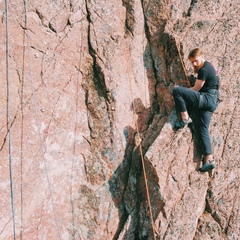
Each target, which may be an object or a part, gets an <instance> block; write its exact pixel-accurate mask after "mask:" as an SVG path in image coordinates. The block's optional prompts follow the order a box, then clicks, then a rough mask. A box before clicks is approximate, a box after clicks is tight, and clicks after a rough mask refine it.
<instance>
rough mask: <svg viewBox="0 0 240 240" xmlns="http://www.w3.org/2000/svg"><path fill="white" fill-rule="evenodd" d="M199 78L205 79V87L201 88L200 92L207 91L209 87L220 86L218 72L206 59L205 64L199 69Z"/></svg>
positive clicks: (216, 87)
mask: <svg viewBox="0 0 240 240" xmlns="http://www.w3.org/2000/svg"><path fill="white" fill-rule="evenodd" d="M197 79H199V80H203V81H205V83H204V85H203V87H202V88H201V89H200V92H206V91H207V90H209V89H218V88H219V78H218V72H217V71H216V70H215V68H214V67H213V65H212V64H211V63H210V62H208V61H205V62H204V65H203V66H202V67H201V68H200V69H199V70H198V76H197Z"/></svg>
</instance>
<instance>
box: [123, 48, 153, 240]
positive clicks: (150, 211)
mask: <svg viewBox="0 0 240 240" xmlns="http://www.w3.org/2000/svg"><path fill="white" fill-rule="evenodd" d="M124 55H125V56H126V45H125V47H124ZM126 63H127V66H129V63H128V58H127V57H126ZM127 74H128V81H129V86H130V93H131V98H132V106H133V114H134V121H135V126H136V131H137V137H138V142H139V151H140V156H141V162H142V168H143V176H144V182H145V187H146V194H147V202H148V207H149V214H150V219H151V225H152V232H153V237H154V240H156V236H155V226H154V220H153V214H152V206H151V200H150V194H149V188H148V182H147V174H146V168H145V162H144V157H143V151H142V143H141V137H140V132H139V126H138V122H137V119H136V117H135V116H136V115H137V113H136V108H135V104H134V97H133V90H132V82H131V78H130V73H129V68H128V67H127Z"/></svg>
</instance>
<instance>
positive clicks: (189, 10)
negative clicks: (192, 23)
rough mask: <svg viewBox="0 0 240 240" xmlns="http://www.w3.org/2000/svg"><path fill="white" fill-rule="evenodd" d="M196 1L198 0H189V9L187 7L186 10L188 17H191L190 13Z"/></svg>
mask: <svg viewBox="0 0 240 240" xmlns="http://www.w3.org/2000/svg"><path fill="white" fill-rule="evenodd" d="M197 2H198V0H191V4H190V7H189V9H188V11H187V16H188V17H191V15H192V10H193V8H194V7H195V5H196V4H197Z"/></svg>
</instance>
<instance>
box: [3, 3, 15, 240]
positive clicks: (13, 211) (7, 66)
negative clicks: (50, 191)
mask: <svg viewBox="0 0 240 240" xmlns="http://www.w3.org/2000/svg"><path fill="white" fill-rule="evenodd" d="M5 13H6V73H7V126H8V146H9V178H10V191H11V205H12V221H13V238H14V240H16V223H15V209H14V191H13V170H12V124H11V96H10V85H11V81H10V80H11V79H10V66H9V31H8V0H5Z"/></svg>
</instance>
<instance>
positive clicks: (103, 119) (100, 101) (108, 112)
mask: <svg viewBox="0 0 240 240" xmlns="http://www.w3.org/2000/svg"><path fill="white" fill-rule="evenodd" d="M86 12H87V20H88V50H89V54H90V56H91V60H90V61H89V66H88V70H87V74H86V75H85V77H84V78H83V84H82V86H83V88H84V90H85V93H86V94H85V103H86V106H87V109H88V125H89V130H90V136H91V156H90V157H89V158H90V159H88V161H87V166H86V168H87V172H88V175H89V177H90V181H91V183H92V184H97V183H98V182H99V181H105V180H106V179H107V178H108V177H109V175H110V174H111V173H110V171H111V164H112V163H111V162H112V161H114V159H115V158H116V156H115V153H114V147H113V134H114V131H113V127H114V126H113V123H114V109H115V106H114V105H115V101H114V99H113V97H112V94H111V90H110V89H108V87H107V85H106V82H105V75H104V66H102V60H101V57H100V56H99V55H98V49H94V47H93V46H92V43H91V42H92V41H97V39H96V38H97V36H95V34H94V24H93V23H92V21H91V12H90V9H89V8H88V5H87V2H86Z"/></svg>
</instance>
